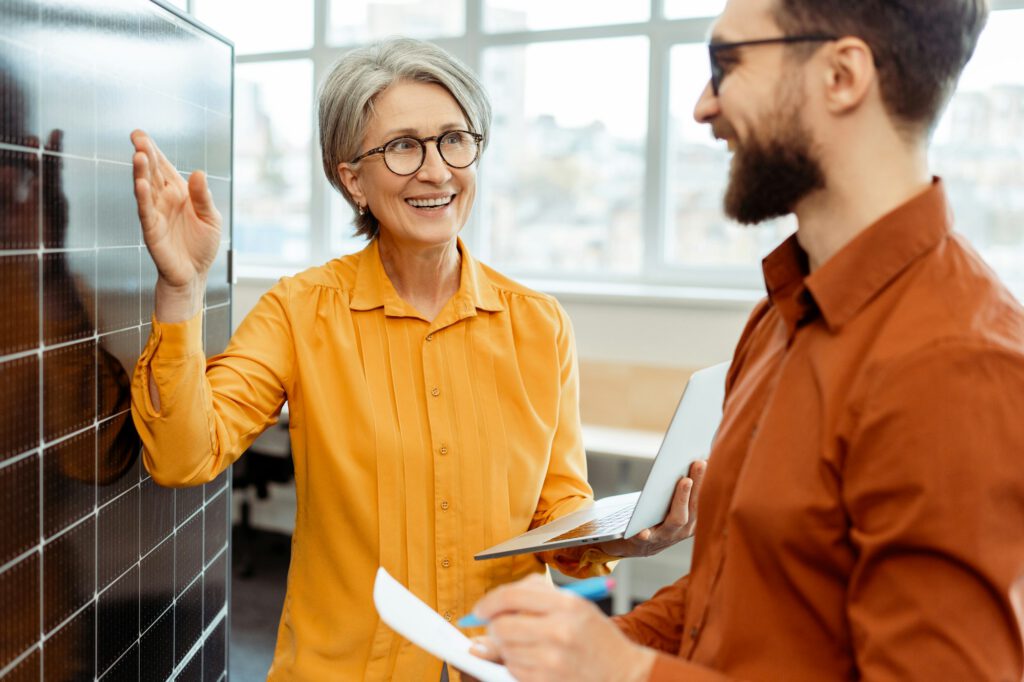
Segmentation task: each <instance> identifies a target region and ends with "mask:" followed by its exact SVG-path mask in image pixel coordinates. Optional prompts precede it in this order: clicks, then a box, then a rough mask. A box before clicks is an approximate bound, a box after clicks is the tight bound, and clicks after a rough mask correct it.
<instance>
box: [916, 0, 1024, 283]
mask: <svg viewBox="0 0 1024 682" xmlns="http://www.w3.org/2000/svg"><path fill="white" fill-rule="evenodd" d="M996 15H997V16H996V17H994V18H993V19H990V20H989V25H988V27H987V28H986V29H985V33H984V34H982V39H981V41H980V42H979V44H978V48H977V50H976V51H975V53H974V57H973V59H972V60H971V62H970V63H969V64H968V65H967V68H966V69H965V70H964V73H963V76H962V77H961V79H960V84H959V86H958V88H957V92H956V94H955V95H954V96H953V99H952V101H951V102H950V104H949V107H948V108H947V110H946V112H945V114H944V115H943V117H942V120H941V122H940V124H939V126H938V128H937V129H936V131H935V137H934V139H933V143H932V149H931V153H932V157H931V161H932V168H933V170H934V172H935V173H937V174H939V175H940V176H942V178H943V179H944V181H945V183H946V191H947V192H948V194H949V198H950V202H951V203H952V204H953V207H954V209H955V211H956V227H957V230H958V231H960V232H961V233H963V234H964V235H966V236H967V238H968V239H970V241H971V243H972V244H973V245H974V247H975V248H977V249H978V250H979V251H980V252H981V253H982V255H983V256H984V257H985V260H986V261H988V263H989V265H991V266H992V267H993V268H995V270H996V271H997V272H999V274H1000V275H1001V276H1002V277H1003V279H1004V280H1005V281H1007V282H1009V283H1010V284H1011V286H1013V287H1014V288H1015V290H1016V291H1017V293H1018V295H1021V294H1022V293H1024V144H1022V141H1024V73H1021V70H1020V68H1019V64H1020V63H1021V47H1020V36H1021V35H1024V10H1014V11H1006V12H998V13H996Z"/></svg>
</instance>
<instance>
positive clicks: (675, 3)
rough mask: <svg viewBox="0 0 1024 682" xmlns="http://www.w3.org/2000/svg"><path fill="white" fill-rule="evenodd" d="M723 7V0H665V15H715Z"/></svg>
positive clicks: (681, 16) (685, 16) (670, 17)
mask: <svg viewBox="0 0 1024 682" xmlns="http://www.w3.org/2000/svg"><path fill="white" fill-rule="evenodd" d="M723 9H725V0H665V16H666V17H667V18H669V19H691V18H693V17H717V16H718V15H719V14H721V13H722V10H723Z"/></svg>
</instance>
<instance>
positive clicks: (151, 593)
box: [0, 0, 233, 681]
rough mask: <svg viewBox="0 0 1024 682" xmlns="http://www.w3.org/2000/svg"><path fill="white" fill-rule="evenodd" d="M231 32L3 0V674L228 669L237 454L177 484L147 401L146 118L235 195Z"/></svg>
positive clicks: (221, 325)
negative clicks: (159, 461) (137, 182)
mask: <svg viewBox="0 0 1024 682" xmlns="http://www.w3.org/2000/svg"><path fill="white" fill-rule="evenodd" d="M232 52H233V48H232V46H231V44H230V43H228V42H227V41H225V40H224V39H222V38H220V37H219V36H216V35H213V34H212V33H210V32H209V31H207V30H205V29H204V28H202V27H200V26H197V25H195V24H194V23H192V22H190V21H189V20H187V19H185V18H183V17H182V16H179V15H177V14H175V13H173V12H172V11H171V10H168V9H167V8H165V7H164V6H162V5H159V4H155V3H151V2H147V1H145V0H98V1H97V0H61V2H59V3H58V2H54V1H53V0H5V1H4V2H2V3H0V286H2V292H3V296H2V298H0V388H2V391H0V524H2V528H3V530H2V532H0V618H2V620H3V626H2V627H0V678H3V679H18V680H20V679H33V680H42V679H46V680H51V679H53V680H72V679H74V680H79V679H103V680H120V679H131V680H135V679H141V678H142V675H141V674H140V673H141V672H142V671H145V674H146V675H145V676H146V678H147V679H149V678H152V679H197V680H198V679H205V680H212V681H217V680H220V679H223V678H225V677H226V674H227V672H226V657H225V656H226V649H227V602H226V593H227V580H228V573H227V570H228V504H229V500H230V480H229V477H228V476H229V474H225V475H222V476H221V477H219V478H218V479H217V480H215V481H213V482H212V483H209V484H207V485H205V486H202V487H197V488H192V489H182V490H169V489H165V488H161V487H159V486H157V485H156V484H154V483H153V481H152V479H150V478H149V476H148V475H147V474H146V472H145V469H144V468H143V467H142V465H141V461H140V457H139V451H140V445H139V440H138V436H137V434H136V433H135V428H134V426H133V424H132V420H131V412H130V409H129V408H130V399H129V395H128V379H129V377H130V376H131V373H132V370H133V369H134V366H135V363H136V360H137V359H138V356H139V354H140V352H141V349H142V345H143V344H144V343H145V341H146V338H147V336H148V334H149V326H150V325H149V319H150V316H151V314H152V307H153V298H152V286H153V283H154V282H155V277H156V272H155V270H154V268H153V265H152V262H151V261H150V260H149V256H148V254H147V253H146V251H145V247H144V246H143V243H142V239H141V233H140V230H139V226H138V219H137V217H136V214H135V205H134V198H133V196H132V179H131V178H132V171H131V157H132V152H133V149H132V145H131V142H130V141H129V138H128V134H129V132H130V131H131V130H132V129H134V128H143V129H145V130H146V131H147V132H149V133H150V134H151V135H152V136H153V138H154V139H156V140H157V141H158V143H159V144H160V146H161V148H162V149H163V150H164V152H165V153H166V154H167V155H168V157H169V158H170V160H171V162H172V163H174V164H175V165H176V166H177V167H178V168H179V169H181V170H182V171H191V170H193V169H205V170H206V172H207V173H208V174H209V176H210V184H211V189H212V190H213V193H214V196H216V197H218V198H221V199H222V200H223V203H224V204H227V201H228V199H229V197H230V193H231V114H232V108H231V103H232V100H231V84H232V60H233V54H232ZM220 210H221V213H222V214H223V215H224V216H225V222H226V229H225V230H224V232H223V234H224V235H225V242H224V243H223V244H222V245H221V252H220V255H219V257H218V262H217V265H216V266H215V268H214V270H213V271H212V272H211V277H210V284H209V289H208V291H207V299H206V309H205V319H206V320H207V322H208V324H207V328H206V332H205V343H206V350H207V352H208V354H212V352H216V350H219V349H221V348H223V347H224V345H225V344H226V343H227V338H228V334H229V331H230V320H229V310H230V286H229V284H228V277H229V274H228V267H227V263H228V256H227V254H228V249H229V246H230V234H231V229H230V226H231V223H230V205H221V206H220Z"/></svg>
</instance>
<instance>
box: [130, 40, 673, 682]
mask: <svg viewBox="0 0 1024 682" xmlns="http://www.w3.org/2000/svg"><path fill="white" fill-rule="evenodd" d="M489 124H490V106H489V104H488V102H487V99H486V96H485V94H484V92H483V90H482V88H481V86H480V84H479V83H478V81H477V79H476V78H475V77H474V76H473V74H472V73H471V72H470V71H469V70H468V69H466V68H465V67H464V66H463V65H461V64H460V63H458V62H457V61H456V60H454V59H453V58H452V57H451V56H449V55H448V54H446V53H445V52H443V51H441V50H440V49H438V48H436V47H433V46H431V45H429V44H427V43H422V42H418V41H412V40H393V41H389V42H386V43H383V44H379V45H375V46H371V47H368V48H365V49H360V50H355V51H353V52H350V53H348V54H347V55H346V56H345V57H343V58H342V59H341V60H340V61H339V62H338V64H337V65H336V66H335V68H334V70H333V71H332V73H331V74H330V75H329V76H328V78H327V80H326V82H325V84H324V85H323V87H322V90H321V94H320V136H321V148H322V154H323V161H324V169H325V172H326V174H327V177H328V179H329V180H330V181H331V183H332V184H333V185H334V187H335V188H337V189H338V190H339V191H340V192H341V193H342V194H343V196H344V197H345V199H346V200H347V201H348V202H349V203H350V204H351V205H352V206H353V208H354V209H355V211H356V213H357V214H358V217H357V220H356V226H357V232H358V233H359V234H362V235H365V236H367V237H368V238H369V239H370V242H369V244H368V246H367V247H366V248H365V249H364V250H363V251H361V252H360V253H357V254H354V255H351V256H346V257H344V258H339V259H335V260H332V261H330V262H328V263H327V264H326V265H323V266H321V267H317V268H313V269H311V270H307V271H306V272H303V273H301V274H299V275H297V276H295V277H290V278H284V279H282V280H281V281H280V282H279V283H278V284H277V285H276V286H275V287H274V288H273V289H271V290H270V291H269V292H268V293H267V294H266V295H264V296H263V298H262V299H261V300H260V301H259V303H257V305H256V306H255V308H254V309H253V310H252V311H251V312H250V314H249V315H248V317H247V318H246V319H245V320H244V321H243V322H242V324H241V326H240V327H239V328H238V330H237V331H236V333H235V335H234V337H233V338H232V340H231V342H230V343H229V345H228V347H227V348H226V350H225V352H224V353H223V354H221V355H218V356H216V357H214V358H212V359H211V360H210V361H209V362H208V363H204V358H203V353H202V348H201V342H200V338H201V336H200V335H201V317H202V316H201V314H200V310H201V303H202V296H203V290H204V286H205V277H206V273H207V271H208V270H209V267H210V264H211V263H212V261H213V259H214V256H215V254H216V249H217V244H218V242H219V240H220V216H219V214H218V213H217V209H216V208H215V207H214V206H213V203H212V199H211V197H210V194H209V191H208V189H207V187H206V184H205V179H204V176H203V174H202V173H201V172H198V171H197V172H195V173H193V174H192V175H191V176H190V178H189V180H188V183H187V186H186V184H185V182H184V181H182V180H181V179H180V176H178V175H177V173H176V171H175V169H174V168H173V167H172V166H171V165H170V163H168V162H167V160H166V159H165V158H164V157H163V155H162V154H160V152H159V150H158V149H157V148H156V146H155V145H154V144H153V142H152V141H151V140H149V139H148V138H147V137H146V136H145V134H144V133H142V132H141V131H136V132H135V133H133V136H132V139H133V142H134V144H135V146H136V154H135V157H134V166H135V192H136V198H137V201H138V205H139V216H140V219H141V222H142V225H143V231H144V234H145V240H146V244H147V246H148V248H149V250H150V253H151V254H152V256H153V259H154V261H155V262H156V265H157V268H158V270H159V280H158V282H157V288H156V292H157V294H156V312H155V316H154V318H155V319H154V322H153V332H152V336H151V337H150V340H149V342H148V344H147V346H146V349H145V350H144V352H143V355H142V357H141V358H140V361H139V364H138V366H137V370H136V374H135V379H134V382H133V398H134V400H133V411H134V416H135V420H136V423H137V425H138V429H139V432H140V435H141V436H142V438H143V441H144V443H145V446H146V451H145V463H146V466H147V468H148V469H149V471H150V472H151V474H152V475H153V478H154V479H155V480H156V481H158V482H160V483H162V484H164V485H176V486H180V485H193V484H198V483H202V482H204V481H208V480H210V479H212V478H214V477H215V476H216V475H217V474H218V473H220V472H221V471H223V470H224V469H225V468H226V467H227V466H228V465H230V464H231V462H232V461H234V460H235V459H236V458H237V457H238V456H239V455H240V454H241V453H242V452H243V451H244V450H245V449H246V447H248V445H249V444H250V443H251V442H252V441H253V440H254V439H255V438H256V436H257V435H259V433H260V432H261V431H263V429H265V428H266V427H267V426H269V425H270V424H272V423H273V422H274V421H275V419H276V416H277V414H278V413H279V411H280V409H281V406H282V404H283V403H284V401H285V399H287V400H288V403H289V412H290V421H289V426H290V431H291V439H292V451H293V456H294V460H295V479H296V489H297V494H298V510H297V514H296V523H295V533H294V537H293V544H292V563H291V567H290V570H289V576H288V592H287V596H286V598H285V603H284V609H283V613H282V615H281V620H280V625H279V635H278V643H277V647H276V651H275V655H274V662H273V665H272V667H271V670H270V678H272V679H310V680H313V679H317V680H319V679H344V680H355V679H374V680H384V679H398V680H410V679H425V680H436V679H438V678H439V676H440V675H441V674H442V671H441V663H440V662H439V661H437V660H435V659H433V658H431V657H430V656H428V655H427V654H425V653H424V652H422V651H421V650H419V649H417V648H416V647H413V646H411V645H409V644H408V643H405V642H404V641H403V640H401V639H400V638H398V637H397V636H396V635H394V634H393V633H392V632H391V630H390V629H388V628H387V626H385V625H383V624H382V623H380V621H379V619H378V618H377V616H376V611H375V609H374V607H373V603H372V584H373V576H374V572H375V571H376V569H377V567H378V566H383V567H384V568H385V569H387V570H388V571H389V572H390V573H391V574H392V575H393V576H395V577H396V578H397V579H398V580H400V581H401V582H403V583H404V584H406V585H407V586H408V587H409V588H410V589H411V590H412V591H413V592H414V593H415V594H416V595H417V596H419V597H420V598H421V599H423V600H424V601H425V602H426V603H428V604H430V605H432V606H433V607H434V608H435V609H437V611H438V612H439V613H441V614H443V615H444V617H445V618H447V619H449V620H452V619H453V618H455V617H457V616H458V615H460V614H463V613H465V612H467V611H468V609H469V608H470V606H472V604H474V603H475V602H476V600H477V599H478V598H480V597H481V596H482V595H483V594H484V593H485V592H486V591H487V590H488V589H490V588H491V587H493V586H495V585H497V584H499V583H504V582H508V581H511V580H514V579H516V578H519V577H522V576H524V575H526V574H529V573H532V572H538V571H543V570H544V566H543V564H542V563H541V560H543V561H546V562H548V563H551V564H552V565H554V566H556V567H557V568H558V570H560V571H562V572H564V573H567V574H570V575H576V576H584V575H590V574H599V573H604V572H607V571H608V568H607V565H606V562H607V561H608V560H609V559H610V558H612V557H611V556H609V555H608V554H605V553H603V552H602V551H600V550H598V549H588V550H585V551H584V550H568V551H565V552H561V553H559V554H558V555H555V554H549V555H548V556H544V557H542V559H539V558H538V557H536V556H532V555H527V556H519V557H511V558H507V559H501V560H495V561H487V562H474V561H473V559H472V555H473V553H474V552H476V551H479V550H481V549H483V548H486V547H488V546H490V545H492V544H494V543H496V542H498V541H500V540H503V539H505V538H507V537H509V536H512V535H514V534H517V533H520V532H522V531H524V530H526V529H527V528H529V527H532V526H537V525H539V524H543V523H547V522H548V521H550V520H552V519H554V518H556V517H558V516H561V515H564V514H566V513H568V512H571V511H573V510H575V509H577V508H579V507H580V506H581V505H583V504H586V503H587V502H588V501H589V500H590V498H591V494H592V493H591V489H590V487H589V485H588V484H587V482H586V465H585V459H584V452H583V447H582V444H581V441H580V424H579V417H578V413H577V375H576V371H577V370H576V358H575V350H574V345H573V337H572V330H571V328H570V325H569V321H568V319H567V317H566V315H565V313H564V312H563V310H562V309H561V307H560V306H559V305H558V304H557V303H556V302H555V300H554V299H552V298H551V297H549V296H545V295H542V294H538V293H535V292H533V291H530V290H529V289H527V288H525V287H523V286H520V285H519V284H516V283H515V282H513V281H511V280H509V279H507V278H505V277H503V276H501V275H500V274H498V273H497V272H495V271H494V270H491V269H490V268H488V267H486V266H484V265H482V264H480V263H479V262H477V261H475V260H474V259H473V258H472V256H471V255H470V254H469V251H468V250H467V249H466V247H465V245H464V244H463V243H462V241H461V240H460V239H459V238H458V234H459V231H460V230H461V229H462V227H463V226H464V225H465V223H466V220H467V219H468V217H469V214H470V210H471V209H472V205H473V199H474V196H475V192H476V162H477V160H478V158H479V155H480V152H481V151H482V150H483V147H484V143H485V141H486V139H487V134H488V128H489ZM675 530H676V532H677V533H676V534H677V535H679V534H680V533H678V530H679V529H678V527H677V528H676V529H675ZM687 532H688V531H687ZM644 547H645V549H640V550H637V549H635V546H629V547H626V546H621V545H620V546H618V549H620V550H623V551H621V553H622V554H625V553H627V552H643V551H649V550H650V547H649V546H646V545H645V546H644ZM606 549H608V548H606ZM611 549H615V548H614V547H613V548H611Z"/></svg>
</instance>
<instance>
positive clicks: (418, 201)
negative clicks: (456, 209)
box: [405, 195, 455, 208]
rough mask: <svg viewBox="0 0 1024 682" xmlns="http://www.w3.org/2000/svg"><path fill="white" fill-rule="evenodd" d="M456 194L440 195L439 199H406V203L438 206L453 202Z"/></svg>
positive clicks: (420, 206) (416, 205) (418, 206)
mask: <svg viewBox="0 0 1024 682" xmlns="http://www.w3.org/2000/svg"><path fill="white" fill-rule="evenodd" d="M454 198H455V196H454V195H452V196H447V197H438V198H437V199H406V200H405V201H406V203H407V204H409V205H410V206H415V207H416V208H438V207H439V206H447V205H448V204H450V203H451V202H452V199H454Z"/></svg>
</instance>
